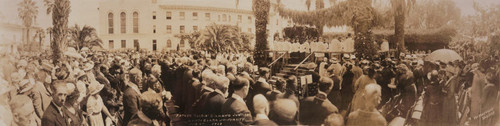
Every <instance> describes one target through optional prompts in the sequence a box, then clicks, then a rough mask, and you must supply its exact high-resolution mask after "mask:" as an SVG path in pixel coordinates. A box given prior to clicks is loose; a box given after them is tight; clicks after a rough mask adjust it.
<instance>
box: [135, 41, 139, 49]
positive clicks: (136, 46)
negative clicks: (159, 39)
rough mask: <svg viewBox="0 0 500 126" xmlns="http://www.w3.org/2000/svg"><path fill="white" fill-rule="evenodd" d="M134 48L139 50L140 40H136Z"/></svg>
mask: <svg viewBox="0 0 500 126" xmlns="http://www.w3.org/2000/svg"><path fill="white" fill-rule="evenodd" d="M134 48H135V49H137V48H139V40H137V39H134Z"/></svg>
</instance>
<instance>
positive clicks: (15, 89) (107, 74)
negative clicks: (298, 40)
mask: <svg viewBox="0 0 500 126" xmlns="http://www.w3.org/2000/svg"><path fill="white" fill-rule="evenodd" d="M77 55H79V56H81V57H79V56H74V54H73V55H68V56H65V57H64V58H62V59H61V60H59V61H53V60H52V58H50V56H48V55H46V54H30V55H27V54H15V55H4V56H2V60H1V61H0V62H1V64H2V66H1V67H0V68H1V71H2V72H1V74H0V85H1V89H0V97H1V98H0V100H1V101H0V125H6V126H11V125H20V126H21V125H22V126H24V125H28V126H40V125H42V126H66V125H72V126H81V125H83V126H113V125H118V126H121V125H156V126H165V125H266V126H267V125H331V126H342V125H352V126H361V125H362V126H364V125H369V126H374V125H377V126H378V125H380V126H383V125H389V124H391V125H392V124H394V125H403V124H407V125H424V126H430V125H485V126H486V125H496V124H499V123H498V121H499V119H498V118H500V116H498V113H499V111H500V109H499V107H500V106H499V104H498V102H499V100H498V98H499V97H498V90H499V85H498V84H499V78H500V71H499V70H498V68H499V67H500V63H498V59H494V58H492V59H488V60H484V61H481V62H470V61H468V60H467V59H464V60H461V61H460V60H456V61H453V62H443V61H425V60H424V56H423V55H422V56H420V55H418V56H417V55H412V54H409V55H405V54H402V55H400V57H396V58H390V57H387V58H379V59H363V58H361V57H355V56H353V55H347V54H346V55H340V56H338V57H328V58H320V59H321V60H317V61H316V62H310V63H306V64H305V65H304V66H305V68H307V69H308V70H309V71H306V72H305V73H304V74H306V75H312V83H309V84H306V85H303V84H302V83H301V81H303V80H300V79H301V77H299V75H294V74H289V75H285V76H280V77H277V76H273V75H271V73H272V72H271V71H270V69H269V68H266V67H257V66H256V65H255V64H254V59H253V58H252V56H251V54H250V53H211V54H210V53H206V52H202V51H195V50H190V51H178V52H173V53H162V54H158V53H151V52H135V51H123V52H107V51H80V52H78V54H77ZM310 87H313V88H312V89H311V88H310ZM306 89H307V90H306ZM304 91H305V92H304ZM311 92H312V93H311Z"/></svg>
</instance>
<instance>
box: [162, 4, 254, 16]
mask: <svg viewBox="0 0 500 126" xmlns="http://www.w3.org/2000/svg"><path fill="white" fill-rule="evenodd" d="M159 6H160V8H161V9H167V10H170V9H172V10H200V11H220V12H230V13H240V14H253V12H252V11H250V10H241V9H230V8H217V7H200V6H188V5H159Z"/></svg>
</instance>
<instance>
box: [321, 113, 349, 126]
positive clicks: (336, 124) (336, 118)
mask: <svg viewBox="0 0 500 126" xmlns="http://www.w3.org/2000/svg"><path fill="white" fill-rule="evenodd" d="M343 125H344V118H343V117H342V115H340V114H336V113H334V114H330V115H329V116H328V117H326V119H325V122H324V126H343Z"/></svg>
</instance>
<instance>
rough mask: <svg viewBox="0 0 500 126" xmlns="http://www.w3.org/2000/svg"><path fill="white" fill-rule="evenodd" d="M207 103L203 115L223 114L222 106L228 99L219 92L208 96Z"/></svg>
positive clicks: (202, 111)
mask: <svg viewBox="0 0 500 126" xmlns="http://www.w3.org/2000/svg"><path fill="white" fill-rule="evenodd" d="M207 98H208V99H207V101H206V103H205V106H203V109H202V110H201V113H202V114H221V112H222V105H224V103H225V102H226V98H225V97H224V96H223V95H222V94H221V93H220V92H218V91H214V92H211V93H210V94H208V97H207Z"/></svg>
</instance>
